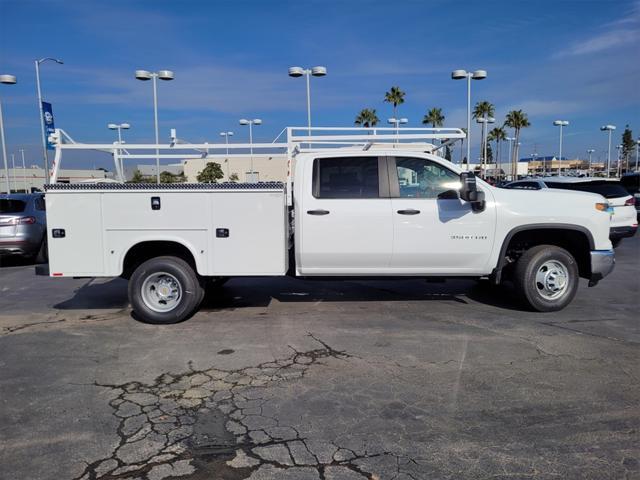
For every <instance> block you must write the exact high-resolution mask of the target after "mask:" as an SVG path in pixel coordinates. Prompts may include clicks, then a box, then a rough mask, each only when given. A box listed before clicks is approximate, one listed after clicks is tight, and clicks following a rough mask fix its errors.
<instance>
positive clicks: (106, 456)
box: [0, 238, 640, 480]
mask: <svg viewBox="0 0 640 480" xmlns="http://www.w3.org/2000/svg"><path fill="white" fill-rule="evenodd" d="M617 254H618V264H617V267H616V270H615V271H614V273H613V274H612V275H611V276H610V277H608V278H606V279H605V280H604V281H603V282H602V283H601V284H600V285H598V286H597V287H595V288H592V289H588V288H587V287H586V285H585V284H582V285H581V287H580V289H579V292H578V295H577V297H576V300H575V301H574V303H573V304H572V305H571V306H570V307H568V308H567V309H565V310H564V311H562V312H557V313H553V314H538V313H532V312H526V311H522V310H520V309H519V308H518V306H517V304H515V303H514V302H513V300H512V299H511V297H510V292H509V290H497V291H493V290H492V289H490V288H487V287H486V286H481V285H476V284H475V282H473V281H462V280H457V281H450V282H447V283H444V284H437V283H436V284H433V283H426V282H424V281H418V280H406V281H367V282H364V281H345V282H324V281H300V280H294V279H287V278H283V279H233V280H231V281H230V282H228V283H227V284H226V285H225V287H224V288H223V289H221V290H219V291H216V292H213V293H212V294H211V295H209V297H208V298H207V300H206V303H205V305H204V307H203V309H202V311H201V312H200V313H198V314H197V315H195V316H194V317H193V318H192V319H190V320H189V321H187V322H184V323H182V324H179V325H171V326H152V325H144V324H141V323H138V322H136V321H135V320H133V319H132V318H131V316H130V311H129V309H128V306H127V304H126V283H125V282H124V281H122V280H110V279H93V280H88V279H48V278H42V277H34V276H33V268H32V267H31V266H28V265H20V264H13V265H8V266H7V265H4V266H3V267H2V268H0V292H1V295H0V367H1V368H0V401H1V402H2V403H1V405H2V408H1V410H0V472H2V474H0V477H2V478H8V479H13V478H16V479H18V478H29V479H74V480H85V479H104V480H114V479H131V480H133V479H140V480H160V479H164V478H168V479H189V480H204V479H253V480H256V479H302V480H304V479H325V480H337V479H346V480H348V479H363V478H366V479H377V480H380V479H398V480H402V479H403V480H406V479H476V478H487V479H488V478H492V479H523V478H536V479H537V478H540V479H557V478H562V479H609V478H611V479H614V478H615V479H640V447H639V446H638V445H640V406H639V404H640V327H639V326H638V314H637V312H638V309H639V307H640V277H639V276H638V272H639V271H640V239H639V238H633V239H631V240H625V241H624V242H623V243H622V245H621V247H620V248H619V249H618V250H617ZM584 283H586V282H584Z"/></svg>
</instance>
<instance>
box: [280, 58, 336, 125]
mask: <svg viewBox="0 0 640 480" xmlns="http://www.w3.org/2000/svg"><path fill="white" fill-rule="evenodd" d="M326 74H327V67H323V66H317V67H312V68H302V67H289V76H290V77H293V78H298V77H302V76H305V77H306V78H307V129H308V130H307V133H308V135H309V136H311V82H310V80H309V77H311V76H313V77H324V76H325V75H326Z"/></svg>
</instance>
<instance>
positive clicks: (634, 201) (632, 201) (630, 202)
mask: <svg viewBox="0 0 640 480" xmlns="http://www.w3.org/2000/svg"><path fill="white" fill-rule="evenodd" d="M635 204H636V200H635V198H633V197H631V198H630V199H628V200H627V201H626V202H624V206H625V207H628V206H632V207H633V206H635Z"/></svg>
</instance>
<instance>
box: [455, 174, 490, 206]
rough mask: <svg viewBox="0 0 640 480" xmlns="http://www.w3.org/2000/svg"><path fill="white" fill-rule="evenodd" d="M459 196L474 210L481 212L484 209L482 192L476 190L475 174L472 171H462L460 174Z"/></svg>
mask: <svg viewBox="0 0 640 480" xmlns="http://www.w3.org/2000/svg"><path fill="white" fill-rule="evenodd" d="M460 182H461V183H462V186H461V187H460V198H461V199H462V200H464V201H466V202H469V203H471V209H472V210H473V211H474V212H481V211H482V210H484V205H485V202H484V192H482V191H479V190H478V185H477V184H476V176H475V175H474V174H473V172H462V173H461V174H460Z"/></svg>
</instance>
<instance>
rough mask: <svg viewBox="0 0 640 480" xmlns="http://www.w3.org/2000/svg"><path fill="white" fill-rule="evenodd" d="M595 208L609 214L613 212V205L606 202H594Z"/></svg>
mask: <svg viewBox="0 0 640 480" xmlns="http://www.w3.org/2000/svg"><path fill="white" fill-rule="evenodd" d="M596 210H600V211H601V212H607V213H608V214H609V215H612V214H613V207H612V206H611V205H609V203H608V202H598V203H596Z"/></svg>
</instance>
